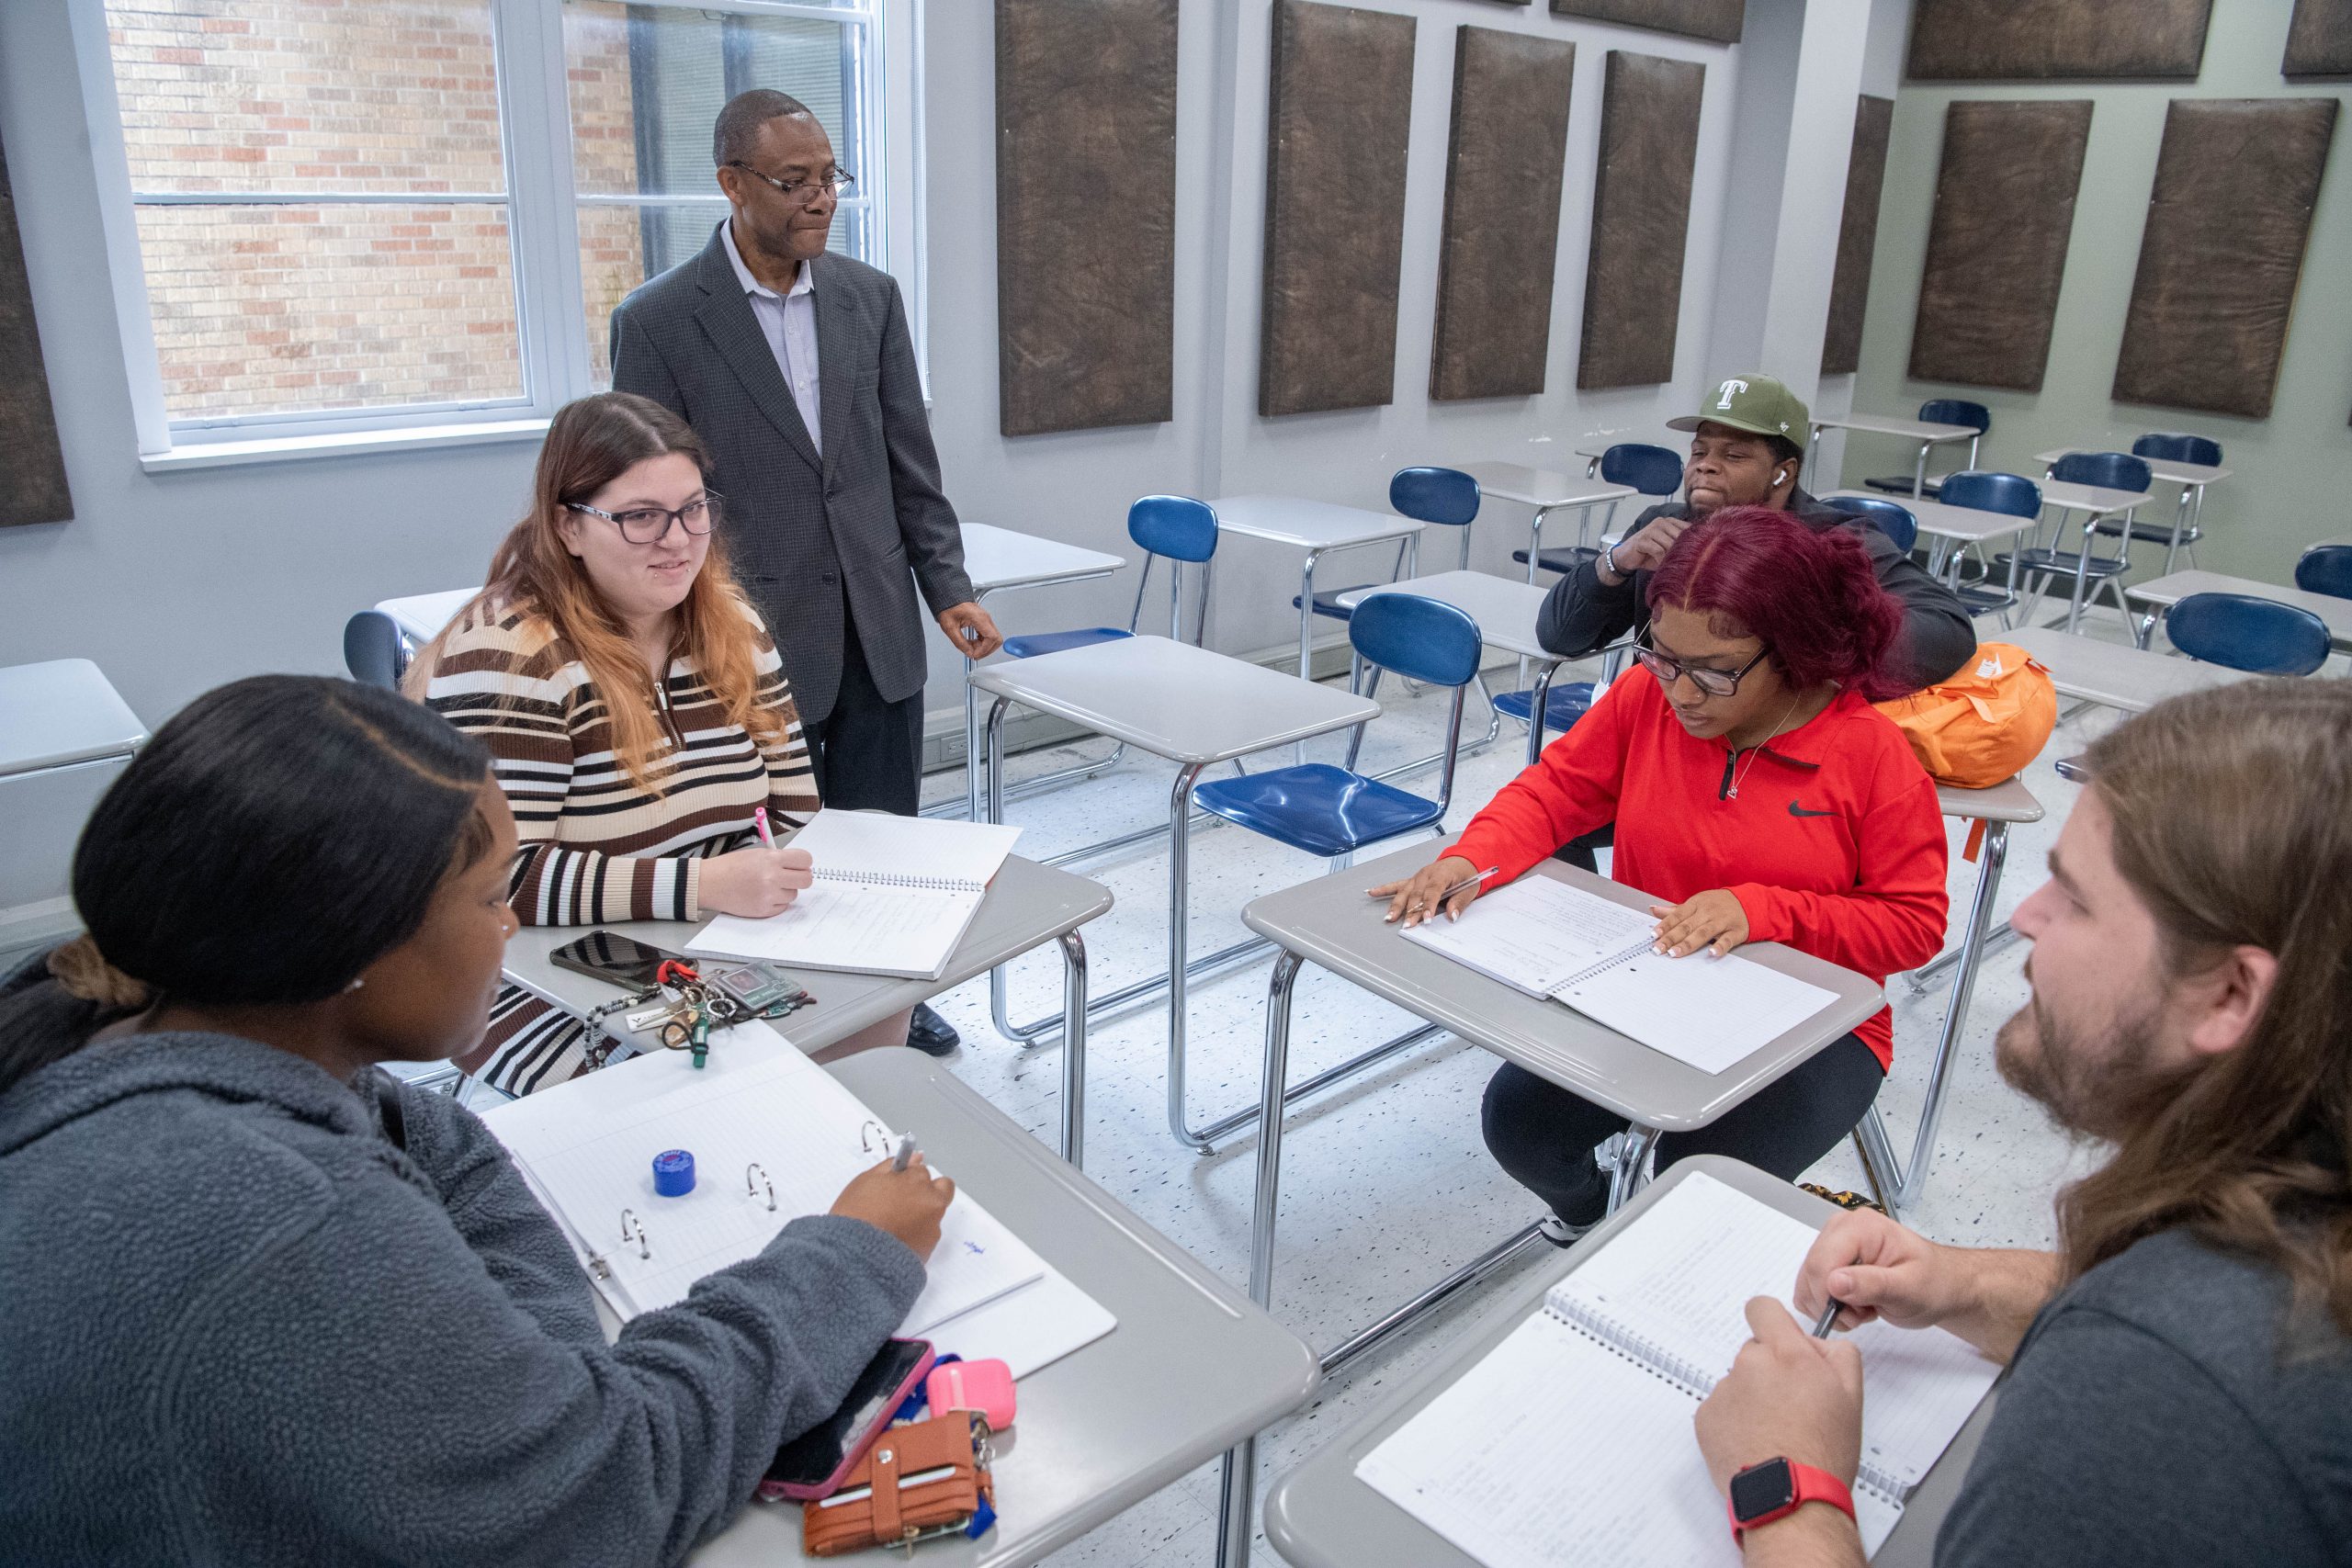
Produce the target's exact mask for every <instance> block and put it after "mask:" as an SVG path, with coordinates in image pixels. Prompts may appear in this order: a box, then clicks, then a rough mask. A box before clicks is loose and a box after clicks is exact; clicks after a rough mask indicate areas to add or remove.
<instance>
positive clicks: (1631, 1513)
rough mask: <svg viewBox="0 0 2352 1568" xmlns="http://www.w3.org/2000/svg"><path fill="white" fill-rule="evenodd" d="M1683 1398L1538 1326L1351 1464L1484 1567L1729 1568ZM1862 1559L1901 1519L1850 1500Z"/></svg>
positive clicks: (1892, 1511)
mask: <svg viewBox="0 0 2352 1568" xmlns="http://www.w3.org/2000/svg"><path fill="white" fill-rule="evenodd" d="M1697 1409H1698V1405H1697V1404H1696V1402H1695V1401H1693V1400H1692V1399H1691V1397H1690V1396H1689V1395H1688V1394H1686V1393H1683V1392H1682V1391H1681V1390H1679V1389H1678V1388H1676V1387H1674V1386H1673V1385H1672V1384H1670V1383H1668V1382H1664V1381H1662V1380H1661V1379H1659V1378H1657V1376H1655V1375H1654V1374H1652V1373H1650V1372H1648V1371H1645V1370H1643V1369H1642V1368H1641V1367H1639V1366H1636V1365H1635V1364H1634V1363H1633V1362H1631V1361H1628V1360H1626V1359H1624V1358H1623V1356H1620V1355H1617V1354H1615V1353H1614V1352H1612V1351H1611V1350H1609V1349H1607V1348H1603V1347H1602V1346H1601V1345H1600V1343H1599V1342H1598V1341H1596V1340H1594V1339H1591V1338H1589V1337H1587V1336H1586V1335H1585V1334H1583V1333H1581V1332H1579V1331H1578V1330H1577V1329H1575V1328H1573V1327H1571V1326H1569V1325H1567V1324H1565V1323H1563V1322H1561V1321H1560V1320H1559V1319H1557V1318H1555V1317H1553V1316H1551V1315H1550V1314H1546V1313H1538V1314H1536V1315H1535V1316H1533V1317H1531V1318H1529V1319H1528V1320H1527V1321H1526V1322H1525V1323H1523V1324H1521V1325H1519V1327H1517V1328H1516V1329H1514V1330H1512V1331H1511V1333H1510V1336H1509V1337H1507V1338H1505V1339H1504V1340H1503V1341H1502V1342H1501V1343H1500V1344H1499V1345H1498V1346H1497V1347H1496V1348H1495V1349H1494V1350H1493V1351H1492V1352H1490V1353H1489V1354H1488V1355H1487V1356H1486V1357H1485V1358H1484V1359H1481V1360H1480V1361H1479V1362H1478V1363H1477V1364H1476V1366H1474V1367H1472V1368H1470V1369H1469V1371H1466V1372H1465V1373H1464V1375H1463V1376H1462V1378H1461V1379H1460V1380H1459V1381H1457V1382H1454V1383H1453V1386H1452V1387H1450V1388H1448V1389H1446V1390H1445V1391H1444V1392H1443V1393H1440V1394H1439V1395H1438V1396H1437V1397H1436V1398H1435V1399H1433V1400H1431V1401H1430V1403H1429V1404H1427V1405H1425V1406H1423V1407H1422V1408H1421V1410H1420V1411H1419V1412H1418V1413H1417V1414H1415V1415H1414V1416H1413V1417H1412V1419H1410V1420H1408V1421H1407V1422H1406V1423H1405V1424H1404V1425H1403V1426H1401V1427H1398V1428H1397V1430H1396V1431H1394V1432H1392V1433H1390V1434H1389V1436H1388V1437H1387V1438H1385V1439H1384V1440H1383V1441H1382V1442H1381V1443H1380V1444H1379V1446H1377V1447H1376V1448H1374V1450H1372V1451H1371V1452H1370V1453H1367V1454H1366V1455H1365V1456H1364V1457H1363V1460H1361V1461H1359V1462H1358V1463H1357V1465H1356V1474H1357V1476H1358V1477H1359V1478H1361V1479H1362V1480H1363V1482H1364V1483H1365V1484H1367V1485H1369V1486H1371V1487H1372V1488H1373V1489H1374V1491H1376V1492H1378V1493H1380V1494H1381V1495H1383V1496H1385V1497H1386V1498H1388V1499H1389V1500H1390V1501H1391V1502H1393V1503H1395V1504H1397V1506H1399V1507H1401V1508H1403V1509H1404V1510H1405V1511H1406V1512H1407V1513H1408V1514H1411V1515H1412V1516H1413V1517H1416V1518H1418V1519H1419V1520H1420V1521H1421V1522H1422V1523H1423V1524H1425V1525H1427V1526H1429V1527H1430V1529H1433V1530H1435V1531H1436V1532H1437V1533H1438V1534H1440V1535H1442V1536H1443V1537H1445V1539H1446V1540H1450V1541H1452V1542H1453V1544H1454V1545H1455V1546H1457V1547H1459V1548H1461V1549H1462V1550H1463V1551H1465V1552H1468V1553H1469V1554H1470V1555H1471V1556H1472V1557H1475V1558H1476V1559H1477V1560H1478V1561H1479V1562H1483V1563H1485V1564H1487V1568H1569V1565H1572V1564H1590V1565H1591V1568H1629V1565H1633V1564H1651V1563H1657V1564H1666V1563H1672V1564H1676V1565H1677V1568H1681V1565H1684V1564H1690V1565H1692V1568H1738V1564H1739V1563H1740V1562H1741V1557H1740V1551H1739V1548H1738V1547H1737V1546H1736V1544H1734V1542H1733V1540H1732V1535H1731V1528H1730V1525H1729V1522H1728V1520H1727V1518H1726V1517H1725V1514H1724V1502H1723V1496H1722V1495H1721V1494H1720V1493H1718V1492H1717V1491H1716V1490H1715V1487H1714V1483H1713V1481H1712V1480H1710V1479H1709V1477H1708V1475H1707V1466H1706V1461H1704V1460H1703V1459H1702V1457H1701V1455H1700V1452H1699V1440H1698V1438H1697V1437H1696V1436H1695V1435H1694V1434H1693V1433H1692V1430H1691V1419H1692V1416H1693V1415H1694V1414H1695V1412H1696V1411H1697ZM1855 1505H1856V1510H1857V1513H1858V1514H1859V1516H1860V1522H1861V1526H1862V1544H1863V1547H1864V1550H1865V1551H1877V1550H1878V1548H1879V1546H1880V1544H1881V1543H1882V1542H1883V1541H1884V1540H1885V1539H1886V1537H1887V1534H1888V1532H1889V1531H1891V1530H1892V1529H1894V1524H1895V1521H1896V1520H1897V1519H1898V1518H1899V1517H1901V1510H1900V1509H1899V1508H1897V1507H1895V1506H1891V1505H1889V1504H1888V1503H1886V1502H1884V1501H1883V1500H1882V1499H1879V1498H1877V1497H1874V1496H1871V1495H1870V1494H1868V1493H1859V1494H1857V1495H1856V1497H1855Z"/></svg>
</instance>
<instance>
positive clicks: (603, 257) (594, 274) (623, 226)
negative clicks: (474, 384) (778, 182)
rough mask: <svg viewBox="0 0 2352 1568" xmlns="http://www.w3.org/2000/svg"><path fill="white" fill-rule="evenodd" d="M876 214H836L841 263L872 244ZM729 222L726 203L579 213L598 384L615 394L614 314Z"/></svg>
mask: <svg viewBox="0 0 2352 1568" xmlns="http://www.w3.org/2000/svg"><path fill="white" fill-rule="evenodd" d="M870 210H871V209H869V208H868V207H867V206H866V205H865V204H864V203H862V202H861V203H857V204H855V205H851V204H843V205H842V206H841V207H840V208H837V209H835V210H834V213H833V231H832V232H831V234H829V235H827V236H826V239H825V248H826V249H827V250H829V251H831V252H833V253H834V254H837V255H853V256H854V255H858V254H861V253H862V251H863V249H864V248H865V246H866V245H867V244H868V243H869V242H868V241H867V239H866V234H867V227H866V226H867V221H868V214H869V212H870ZM726 216H727V202H726V200H725V199H724V198H723V197H718V198H713V199H712V200H710V201H707V202H701V201H696V202H693V203H667V202H665V203H663V204H662V205H661V206H658V207H651V206H640V205H638V204H636V203H629V204H627V205H620V204H608V203H605V202H584V203H582V205H581V208H580V282H581V292H582V297H583V302H584V304H585V306H586V309H587V314H588V355H589V359H590V361H591V362H592V368H593V371H594V378H595V383H596V385H597V386H599V387H609V386H611V385H612V381H613V367H612V364H611V362H610V360H609V359H608V357H607V351H608V350H609V348H610V347H611V334H612V314H613V307H614V306H616V305H617V304H619V303H620V302H621V301H622V300H623V299H627V298H628V292H629V290H630V289H632V288H636V287H637V286H638V285H639V284H640V283H643V282H644V281H645V280H646V279H647V278H649V277H654V276H659V275H661V274H662V273H664V272H667V271H669V270H670V268H672V267H673V266H676V265H678V264H679V263H680V262H684V261H688V260H691V259H693V257H694V256H695V255H696V254H698V253H699V252H700V251H701V250H702V248H703V247H704V246H705V245H707V244H708V243H710V231H711V230H712V229H713V228H715V227H716V226H717V225H718V220H720V219H722V218H724V217H726Z"/></svg>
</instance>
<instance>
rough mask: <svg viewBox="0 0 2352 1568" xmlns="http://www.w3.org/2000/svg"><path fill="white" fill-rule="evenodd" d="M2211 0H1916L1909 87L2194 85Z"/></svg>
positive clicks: (2202, 56) (2203, 47)
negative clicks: (2165, 81)
mask: <svg viewBox="0 0 2352 1568" xmlns="http://www.w3.org/2000/svg"><path fill="white" fill-rule="evenodd" d="M2212 10H2213V0H1917V4H1916V5H1914V6H1913V7H1912V10H1911V57H1910V61H1909V62H1908V63H1907V65H1906V66H1905V72H1906V73H1907V74H1908V75H1909V76H1910V78H1911V80H1913V81H1915V82H1987V81H2008V82H2015V81H2046V80H2073V79H2077V78H2086V77H2101V76H2136V77H2150V76H2157V77H2177V78H2179V79H2181V80H2183V81H2189V82H2193V81H2195V80H2196V79H2197V71H2198V67H2199V65H2200V64H2201V63H2202V62H2203V61H2204V59H2205V24H2206V21H2207V19H2208V18H2209V17H2211V14H2212Z"/></svg>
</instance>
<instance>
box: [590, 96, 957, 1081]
mask: <svg viewBox="0 0 2352 1568" xmlns="http://www.w3.org/2000/svg"><path fill="white" fill-rule="evenodd" d="M712 141H713V155H714V159H715V161H716V163H717V164H718V185H719V188H720V189H721V190H723V191H725V192H726V193H727V200H728V203H729V206H731V207H732V208H733V209H734V212H733V214H732V216H731V217H730V218H729V220H728V221H726V222H724V223H721V224H720V225H719V226H718V231H717V232H715V233H714V234H712V235H711V239H710V243H709V244H707V245H706V246H704V247H703V249H702V254H699V255H697V256H695V258H694V259H693V260H692V261H688V262H684V263H682V264H681V265H677V266H674V267H673V268H671V269H670V270H669V271H668V272H665V273H663V274H662V276H659V277H657V278H654V279H652V280H651V281H650V282H649V283H647V284H646V285H644V287H642V288H639V289H638V290H637V291H636V292H634V293H632V294H631V295H630V296H629V297H628V299H624V300H622V301H621V303H620V305H619V306H618V308H616V310H614V311H613V321H612V360H613V386H614V388H615V389H616V390H618V391H624V392H636V393H639V394H640V395H642V396H644V397H649V398H651V399H653V400H655V401H656V402H659V403H662V404H663V405H665V406H667V407H668V408H670V409H672V410H673V411H675V412H677V414H678V415H679V416H680V417H681V418H683V419H684V420H685V422H686V423H688V424H690V425H692V426H693V427H694V430H695V434H697V435H699V436H701V437H702V439H703V441H704V443H705V444H706V445H707V446H708V447H709V448H710V453H711V457H712V459H713V462H714V464H715V465H716V467H717V469H718V472H717V473H716V474H715V475H714V476H713V488H714V489H715V490H717V491H718V493H719V494H720V495H722V496H724V497H725V498H726V510H725V513H724V523H723V526H724V528H725V537H726V541H727V547H728V550H729V554H730V556H731V557H732V558H733V562H734V567H735V570H736V573H737V575H738V577H739V578H740V579H741V581H742V583H743V586H744V588H745V590H746V591H747V592H749V593H750V594H751V595H752V600H753V602H754V603H755V604H758V606H759V609H760V613H761V615H763V616H765V617H766V619H767V623H768V627H769V629H770V631H772V632H773V633H774V634H775V640H776V644H777V646H778V648H779V649H782V651H783V654H784V662H785V669H786V673H788V674H789V675H790V676H791V678H792V694H793V697H794V700H795V701H796V702H797V704H798V705H799V709H800V720H801V728H802V730H803V732H804V733H805V734H806V736H807V738H808V741H809V760H810V761H811V762H812V763H814V765H815V768H816V773H817V787H818V791H819V793H820V795H822V796H823V797H824V801H825V804H826V805H828V806H837V807H847V808H858V807H870V808H878V809H881V810H885V811H893V812H897V813H899V815H901V816H912V815H913V814H914V812H915V809H916V806H917V804H918V801H919V798H920V794H919V792H920V788H921V784H922V691H923V678H924V674H925V671H926V668H927V660H925V657H924V649H923V633H922V615H921V613H920V612H919V611H918V609H917V608H916V593H917V591H918V590H920V592H921V593H922V601H923V603H924V604H926V605H928V606H929V608H930V610H931V613H932V615H933V619H935V620H936V621H937V622H938V623H939V629H940V630H941V631H942V632H944V633H945V634H946V636H947V638H948V640H949V641H950V642H951V643H953V644H954V645H955V648H956V652H958V653H961V654H964V655H966V656H967V657H969V658H973V659H981V658H985V657H986V656H987V655H989V654H990V653H993V652H995V651H996V649H997V648H998V646H999V645H1000V644H1001V642H1002V641H1003V638H1002V637H1000V636H999V635H998V633H997V629H996V624H995V623H994V622H993V621H991V620H990V619H989V614H988V612H987V611H986V610H983V609H982V608H980V606H979V604H978V603H976V602H975V600H974V597H973V593H972V583H971V580H970V579H969V578H968V577H967V576H966V575H965V573H964V545H963V535H962V532H961V529H960V527H959V525H957V523H956V510H955V508H954V507H952V506H950V505H949V504H948V502H947V497H946V496H945V495H944V494H943V493H941V491H940V488H939V457H938V454H937V452H936V451H935V450H934V449H933V446H932V440H931V424H930V421H929V419H928V418H927V417H926V415H925V414H924V412H923V404H922V384H921V382H920V380H919V378H917V376H916V373H915V355H914V344H913V340H912V339H911V338H910V335H909V333H908V332H907V314H906V309H905V307H904V305H903V304H901V303H900V301H899V286H898V283H897V281H896V280H895V279H893V278H892V277H891V276H890V275H889V274H888V273H886V272H882V271H879V270H877V269H876V268H874V267H870V266H868V265H865V263H863V262H859V261H854V260H852V259H851V258H849V257H848V256H843V255H833V254H828V253H827V252H826V250H825V237H826V234H827V233H828V231H831V227H832V221H833V210H834V208H835V205H836V204H837V202H838V200H839V197H840V191H841V187H842V186H845V185H847V184H849V182H850V175H847V174H846V173H844V172H843V171H842V170H841V169H840V168H839V167H838V166H837V165H836V164H834V162H833V145H832V141H831V138H830V137H828V136H827V135H826V134H825V129H824V127H823V126H821V125H820V124H819V123H818V121H817V117H816V116H815V115H813V114H811V113H810V112H809V109H808V107H806V106H805V105H803V104H801V103H800V102H799V101H798V100H797V99H796V98H792V97H788V96H786V95H784V94H782V93H778V92H774V91H771V90H769V89H766V88H758V89H754V90H752V91H751V92H748V93H741V94H738V95H737V96H735V97H734V98H732V99H730V100H729V102H728V104H727V107H725V108H723V109H721V110H720V111H719V115H718V128H717V130H716V132H715V134H714V136H713V138H712ZM910 1043H913V1044H915V1045H918V1046H922V1047H923V1048H925V1049H928V1050H932V1051H933V1052H934V1053H936V1052H942V1051H946V1050H949V1049H952V1048H953V1047H954V1046H955V1044H956V1032H955V1031H954V1030H953V1029H952V1028H950V1027H949V1026H948V1024H947V1023H946V1021H944V1020H943V1019H941V1018H940V1017H939V1015H938V1014H936V1013H934V1012H933V1011H932V1010H931V1009H929V1008H928V1007H924V1008H918V1009H917V1010H916V1012H915V1023H914V1028H913V1032H912V1034H911V1035H910Z"/></svg>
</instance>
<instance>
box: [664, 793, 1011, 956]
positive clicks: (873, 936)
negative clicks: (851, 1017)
mask: <svg viewBox="0 0 2352 1568" xmlns="http://www.w3.org/2000/svg"><path fill="white" fill-rule="evenodd" d="M1020 837H1021V829H1018V828H1008V827H1000V826H997V825H995V824H992V823H987V822H941V821H935V820H933V819H932V818H925V817H890V816H886V815H884V814H882V813H880V812H873V811H820V812H819V813H817V815H816V817H815V818H813V819H812V820H811V821H810V822H809V825H808V826H807V827H806V828H803V829H800V831H799V832H798V833H797V834H795V835H794V836H793V840H792V843H793V847H794V848H796V849H804V850H807V851H808V852H809V858H810V859H811V860H812V861H813V862H814V863H815V874H816V882H815V885H814V886H811V887H809V889H808V890H807V891H805V892H803V893H802V894H801V895H800V897H798V898H797V899H795V900H793V904H792V908H788V909H786V910H785V911H784V913H782V914H780V915H775V916H771V917H770V918H768V919H760V920H755V919H746V918H744V917H742V916H740V915H720V916H718V917H717V918H716V919H713V920H712V921H711V922H710V923H709V924H708V925H707V926H705V927H703V929H702V930H701V931H696V932H695V935H694V939H693V940H692V941H691V942H687V943H686V951H687V952H688V953H707V954H710V955H712V956H715V957H720V958H763V959H766V960H768V961H769V962H771V963H775V964H792V965H794V966H796V967H799V968H805V969H842V970H846V971H849V972H850V973H853V974H859V975H897V976H907V977H909V978H912V979H926V980H935V979H937V978H938V977H939V976H941V975H942V974H944V973H945V972H946V968H947V960H948V956H949V955H950V954H951V953H954V952H955V951H956V943H957V942H960V941H962V940H963V936H964V932H965V930H966V929H967V927H969V926H970V925H971V923H972V917H973V916H975V915H977V914H978V913H979V909H980V901H981V899H982V898H984V897H987V894H988V886H989V878H990V877H992V876H994V875H995V874H997V871H998V869H999V868H1000V867H1001V866H1002V865H1003V864H1004V857H1005V856H1006V855H1008V854H1010V853H1012V845H1013V842H1014V840H1018V839H1019V838H1020Z"/></svg>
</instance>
